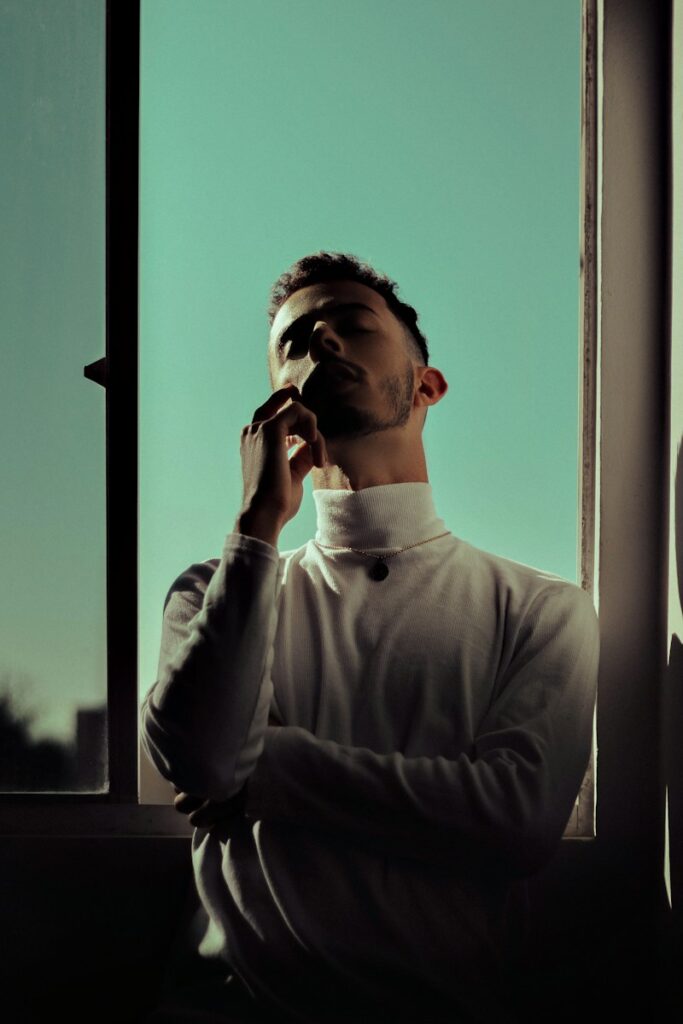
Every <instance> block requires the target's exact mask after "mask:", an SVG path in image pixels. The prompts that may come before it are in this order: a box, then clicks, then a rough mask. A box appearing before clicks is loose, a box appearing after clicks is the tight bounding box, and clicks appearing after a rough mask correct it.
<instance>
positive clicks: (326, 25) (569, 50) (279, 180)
mask: <svg viewBox="0 0 683 1024" xmlns="http://www.w3.org/2000/svg"><path fill="white" fill-rule="evenodd" d="M580 29H581V9H580V3H579V2H578V0H576V2H574V3H567V2H566V0H548V2H543V3H539V2H538V0H515V2H514V3H501V2H500V0H484V2H482V0H449V2H448V3H444V2H441V0H429V2H426V3H422V4H417V3H415V2H412V0H411V2H407V0H406V2H399V3H397V2H396V0H391V2H390V0H373V2H372V3H367V2H365V0H347V2H345V3H343V4H337V3H332V2H329V3H320V0H298V2H297V3H296V4H294V5H283V4H281V3H280V2H279V0H261V2H259V3H257V4H238V3H225V2H215V0H193V2H185V0H143V4H142V66H141V76H142V90H141V91H142V105H141V263H140V274H141V281H140V284H141V292H140V294H141V307H140V310H141V319H140V331H141V334H140V401H141V408H140V412H141V422H140V443H141V450H140V458H141V476H140V480H141V493H140V586H141V590H140V659H141V660H140V688H141V694H144V693H146V692H147V690H148V689H149V687H150V686H151V684H152V683H153V682H154V679H155V673H156V667H157V657H158V651H159V638H160V625H161V612H162V606H163V601H164V597H165V594H166V591H167V589H168V587H169V586H170V584H171V582H172V581H173V579H174V578H175V577H176V575H177V574H178V573H179V572H180V571H182V569H184V568H185V567H186V566H187V565H189V564H190V563H191V562H194V561H201V560H203V559H207V558H211V557H216V556H218V555H220V551H221V547H222V543H223V539H224V536H225V534H226V533H227V532H228V531H229V530H231V529H232V525H233V523H234V518H235V515H236V513H237V510H238V508H239V503H240V500H241V494H242V484H241V471H240V458H239V434H240V429H241V428H242V426H243V425H244V424H245V423H247V422H248V421H249V419H250V418H251V414H252V412H253V410H254V409H255V408H256V407H257V406H258V405H260V404H262V402H263V401H264V400H265V398H266V396H267V395H268V393H269V390H270V389H269V384H268V377H267V371H266V341H267V336H268V325H267V320H266V304H267V295H268V289H269V287H270V285H271V284H272V282H273V281H274V280H275V279H276V278H277V276H278V275H279V274H280V273H281V272H282V271H283V270H285V269H286V268H287V267H288V266H289V265H290V264H291V263H292V262H293V261H294V260H295V259H297V258H299V257H301V256H303V255H305V254H307V253H311V252H315V251H317V250H319V249H329V250H333V251H344V252H351V253H354V254H356V255H358V256H360V257H361V258H363V259H366V260H368V261H369V262H370V263H371V264H372V265H373V266H375V267H376V268H377V269H379V270H381V271H384V272H385V273H387V274H388V275H389V276H390V277H392V278H393V279H394V280H396V281H397V282H398V284H399V287H400V295H401V297H402V298H404V299H405V300H406V301H407V302H409V303H410V304H412V305H413V306H415V308H416V309H417V310H418V312H419V314H420V323H421V326H422V328H423V330H424V333H425V334H426V336H427V338H428V340H429V343H430V355H431V358H430V362H431V363H432V364H433V365H435V366H437V367H438V368H439V369H440V370H441V371H442V372H443V373H444V375H445V377H446V379H447V381H448V382H449V385H450V388H449V392H448V394H447V395H446V397H445V398H444V400H443V401H442V402H441V403H440V404H439V406H438V407H437V408H434V409H432V410H430V413H429V416H428V418H427V422H426V426H425V435H424V436H425V448H426V454H427V462H428V471H429V479H430V482H431V484H432V487H433V493H434V498H435V504H436V508H437V510H438V513H439V515H440V516H441V517H442V518H444V519H445V521H446V525H447V526H448V527H449V528H450V529H451V530H452V531H453V532H454V533H455V534H456V535H457V536H459V537H462V538H463V539H466V540H468V541H469V542H470V543H472V544H475V545H477V546H478V547H482V548H484V549H486V550H489V551H493V552H495V553H497V554H500V555H503V556H506V557H509V558H512V559H516V560H517V561H521V562H525V563H527V564H531V565H534V566H538V567H542V568H544V569H546V570H549V571H550V572H555V573H558V574H560V575H562V576H564V577H566V578H568V579H570V580H572V581H576V580H577V480H578V466H577V452H578V401H579V390H578V385H579V373H578V365H577V360H578V350H579V343H578V331H579V325H578V308H579V293H578V264H579V259H578V244H579V142H580V131H579V123H580V122H579V118H580V82H579V76H580V68H581V60H580ZM306 490H307V494H306V495H305V497H304V502H303V505H302V508H301V511H300V512H299V514H298V515H297V516H296V517H295V519H294V520H293V521H292V522H290V523H289V524H288V525H287V526H286V527H285V530H284V531H283V533H282V535H281V545H280V546H281V548H282V549H283V550H284V549H287V548H293V547H297V546H299V545H301V544H303V543H305V541H306V540H308V539H309V538H310V537H311V536H312V535H313V534H314V532H315V510H314V507H313V501H312V498H311V493H310V491H311V487H310V477H309V478H307V482H306ZM141 765H142V794H143V799H149V800H151V801H153V799H154V796H153V795H152V794H153V793H156V794H157V796H158V795H160V794H161V793H163V792H165V791H167V790H168V785H167V784H162V788H161V789H158V788H157V789H156V790H153V789H152V788H149V789H148V790H146V786H147V785H149V786H150V787H151V786H152V785H153V783H152V782H149V783H147V782H146V777H147V778H149V773H150V772H153V769H151V767H150V766H149V762H148V760H147V758H146V756H145V755H144V754H143V755H142V757H141ZM146 792H147V793H148V795H147V796H146Z"/></svg>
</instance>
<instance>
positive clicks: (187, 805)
mask: <svg viewBox="0 0 683 1024" xmlns="http://www.w3.org/2000/svg"><path fill="white" fill-rule="evenodd" d="M176 792H177V793H178V796H177V797H176V798H175V799H174V801H173V806H174V807H175V809H176V811H180V813H181V814H190V813H191V812H192V811H195V810H196V809H197V808H198V807H201V805H202V804H203V803H205V798H204V797H203V796H193V795H192V794H191V793H181V792H180V791H179V790H177V791H176Z"/></svg>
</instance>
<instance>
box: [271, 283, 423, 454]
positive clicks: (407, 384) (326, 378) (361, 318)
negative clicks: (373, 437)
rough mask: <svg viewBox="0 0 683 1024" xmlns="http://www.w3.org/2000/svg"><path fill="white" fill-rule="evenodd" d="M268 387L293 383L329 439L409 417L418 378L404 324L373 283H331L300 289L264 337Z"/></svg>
mask: <svg viewBox="0 0 683 1024" xmlns="http://www.w3.org/2000/svg"><path fill="white" fill-rule="evenodd" d="M268 359H269V365H270V370H271V376H272V384H273V389H274V390H277V389H278V388H281V387H283V386H284V385H285V384H287V383H290V382H291V383H293V384H296V386H297V387H298V388H299V391H300V392H301V398H302V401H303V403H304V405H306V406H307V407H308V408H309V409H311V410H312V411H313V412H314V413H315V414H316V417H317V422H318V427H319V428H320V431H321V432H322V434H323V437H325V439H326V440H333V439H335V438H341V437H348V438H351V437H361V436H363V435H365V434H372V433H375V432H377V431H379V430H388V429H390V428H392V427H401V426H404V425H405V424H407V423H408V421H409V419H410V414H411V411H412V408H413V396H414V392H415V383H416V377H415V372H414V369H413V363H412V360H411V358H410V356H409V354H408V351H407V348H406V342H405V337H404V333H403V326H402V324H401V323H400V321H399V320H398V319H397V318H396V317H395V316H394V314H393V313H392V312H391V311H390V309H389V307H388V306H387V304H386V302H385V301H384V299H383V298H382V296H381V295H379V294H378V293H377V292H376V291H374V289H372V288H369V287H367V285H364V284H359V283H357V282H355V281H330V282H325V283H321V284H313V285H308V286H307V287H305V288H301V289H299V291H297V292H294V294H293V295H290V297H289V298H288V299H287V301H286V302H285V303H284V304H283V305H282V306H281V307H280V309H279V310H278V312H277V316H276V317H275V320H274V321H273V325H272V328H271V331H270V338H269V352H268Z"/></svg>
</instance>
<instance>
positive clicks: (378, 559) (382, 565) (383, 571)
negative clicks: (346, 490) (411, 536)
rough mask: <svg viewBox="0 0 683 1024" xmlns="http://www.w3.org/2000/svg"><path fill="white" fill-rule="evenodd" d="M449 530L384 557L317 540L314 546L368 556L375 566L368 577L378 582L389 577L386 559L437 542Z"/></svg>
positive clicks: (371, 568) (448, 531)
mask: <svg viewBox="0 0 683 1024" xmlns="http://www.w3.org/2000/svg"><path fill="white" fill-rule="evenodd" d="M450 532H451V531H450V530H445V531H444V532H443V533H439V534H437V535H436V537H428V538H427V540H419V541H418V542H417V544H408V546H407V547H405V548H399V550H398V551H390V552H388V554H386V555H375V554H373V553H372V551H359V550H358V548H350V547H340V546H339V545H338V544H321V542H320V541H319V540H316V541H314V543H315V544H317V545H318V547H320V548H332V549H334V550H335V551H353V552H355V554H357V555H369V556H370V558H374V559H375V564H374V565H372V566H371V567H370V569H369V570H368V576H369V577H370V579H371V580H375V581H376V582H380V581H381V580H385V579H386V578H387V576H388V575H389V566H388V565H387V564H386V560H387V558H393V557H394V555H400V554H402V553H403V552H404V551H410V549H411V548H419V546H420V544H429V542H430V541H432V540H438V539H439V537H445V536H446V535H447V534H449V533H450Z"/></svg>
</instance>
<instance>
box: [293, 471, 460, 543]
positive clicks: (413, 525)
mask: <svg viewBox="0 0 683 1024" xmlns="http://www.w3.org/2000/svg"><path fill="white" fill-rule="evenodd" d="M313 500H314V501H315V506H316V512H317V520H318V529H317V532H316V535H315V539H316V540H317V541H319V542H320V543H321V544H333V545H338V546H339V547H355V548H361V549H366V548H368V549H371V550H373V551H374V550H376V549H378V548H388V549H392V548H401V547H405V546H406V545H408V544H416V543H417V542H418V541H421V540H427V538H429V537H433V536H435V535H436V534H439V533H442V532H443V531H444V530H445V529H446V527H445V525H444V522H443V520H442V519H439V517H438V516H437V514H436V510H435V508H434V501H433V497H432V485H431V484H429V483H417V482H415V483H404V484H381V485H379V486H377V487H364V488H363V489H362V490H360V491H347V490H336V489H332V490H322V489H321V490H314V491H313Z"/></svg>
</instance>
